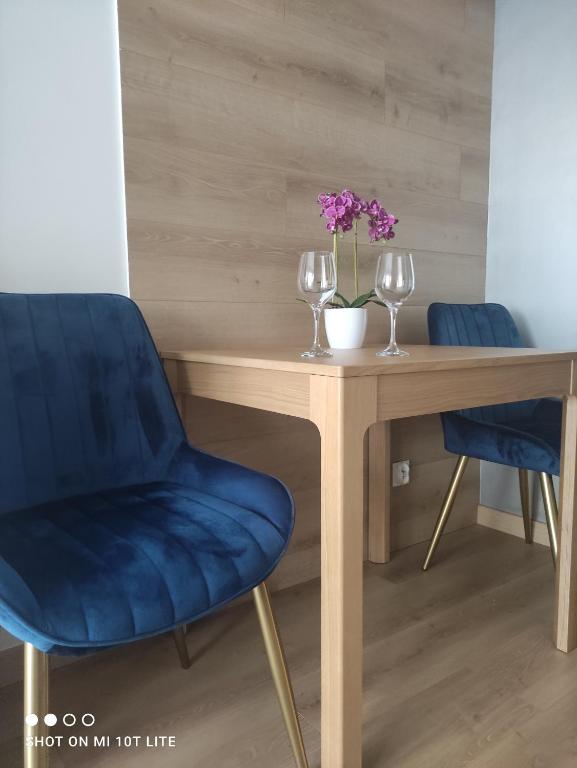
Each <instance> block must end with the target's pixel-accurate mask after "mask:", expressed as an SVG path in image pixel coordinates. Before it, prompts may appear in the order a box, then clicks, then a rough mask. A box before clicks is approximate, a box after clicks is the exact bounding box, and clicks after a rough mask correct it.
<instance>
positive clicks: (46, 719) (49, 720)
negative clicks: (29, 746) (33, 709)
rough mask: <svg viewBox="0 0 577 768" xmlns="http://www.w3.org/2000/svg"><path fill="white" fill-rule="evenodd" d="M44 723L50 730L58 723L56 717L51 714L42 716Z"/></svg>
mask: <svg viewBox="0 0 577 768" xmlns="http://www.w3.org/2000/svg"><path fill="white" fill-rule="evenodd" d="M44 722H45V723H46V725H47V726H48V727H49V728H52V726H53V725H56V723H57V722H58V718H57V717H56V715H53V714H52V712H50V713H49V714H47V715H44Z"/></svg>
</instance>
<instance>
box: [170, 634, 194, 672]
mask: <svg viewBox="0 0 577 768" xmlns="http://www.w3.org/2000/svg"><path fill="white" fill-rule="evenodd" d="M172 638H173V640H174V644H175V645H176V651H177V653H178V658H179V659H180V666H181V667H182V668H183V669H189V668H190V656H189V655H188V648H187V646H186V632H185V631H184V627H177V628H176V629H175V630H173V632H172Z"/></svg>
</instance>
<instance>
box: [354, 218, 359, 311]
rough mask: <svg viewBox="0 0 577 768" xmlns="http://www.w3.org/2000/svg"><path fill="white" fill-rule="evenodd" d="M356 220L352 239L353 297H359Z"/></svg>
mask: <svg viewBox="0 0 577 768" xmlns="http://www.w3.org/2000/svg"><path fill="white" fill-rule="evenodd" d="M357 224H358V222H357V220H356V219H355V237H354V240H353V269H354V271H355V299H358V298H359V256H358V253H357Z"/></svg>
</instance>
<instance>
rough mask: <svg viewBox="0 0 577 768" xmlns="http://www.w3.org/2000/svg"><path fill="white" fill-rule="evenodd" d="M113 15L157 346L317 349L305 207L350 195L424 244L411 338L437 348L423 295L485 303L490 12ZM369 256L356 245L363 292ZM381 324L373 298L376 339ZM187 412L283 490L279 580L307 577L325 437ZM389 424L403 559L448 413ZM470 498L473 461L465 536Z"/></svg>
mask: <svg viewBox="0 0 577 768" xmlns="http://www.w3.org/2000/svg"><path fill="white" fill-rule="evenodd" d="M119 15H120V38H121V48H122V59H121V61H122V80H123V110H124V134H125V156H126V160H125V164H126V190H127V206H128V227H129V235H128V236H129V258H130V278H131V290H132V295H133V296H134V298H135V299H136V300H137V301H138V302H139V303H140V305H141V306H142V308H143V311H144V314H145V316H146V318H147V320H148V321H149V323H150V325H151V329H152V331H153V334H154V336H155V338H156V339H157V340H158V342H159V343H161V344H163V345H171V346H172V345H189V346H201V347H221V348H222V347H226V346H234V345H236V344H244V345H245V346H246V345H254V346H256V347H264V346H270V345H274V344H275V343H279V344H281V343H285V344H287V343H291V344H295V343H296V344H302V345H303V347H304V346H307V344H308V342H309V336H310V332H311V318H310V316H309V315H310V312H309V311H308V310H307V308H306V307H304V306H302V305H301V304H299V303H297V302H296V285H295V272H296V264H297V261H298V256H299V253H300V252H301V251H302V250H305V249H310V248H317V249H320V248H326V247H329V245H330V241H329V239H328V238H327V236H326V233H325V231H324V228H323V225H322V222H321V220H320V219H319V217H318V210H317V207H316V205H315V202H314V201H315V198H316V195H317V194H318V192H319V191H322V190H325V189H326V190H332V189H339V188H342V187H344V186H349V187H352V188H353V189H355V190H357V191H358V192H359V193H361V194H364V195H366V196H370V197H372V196H377V197H380V198H381V199H382V200H383V201H384V202H385V204H386V205H388V206H389V207H390V208H391V209H392V210H393V211H394V212H395V213H397V215H398V216H399V217H400V219H401V221H400V224H399V226H398V236H397V239H396V240H395V242H394V246H395V247H398V248H410V249H413V250H414V252H415V260H416V265H417V291H416V292H415V294H414V296H413V297H412V298H411V301H410V305H409V306H407V307H406V308H405V309H403V311H402V312H401V315H400V320H399V332H400V337H401V339H402V340H403V341H405V342H415V343H424V342H425V341H426V338H427V334H426V324H425V323H426V320H425V316H426V306H427V305H428V304H429V303H430V302H431V301H434V300H445V301H449V300H454V301H481V300H482V299H483V295H484V273H485V229H486V215H487V178H488V155H487V146H488V141H489V104H490V102H489V99H490V90H491V29H492V17H493V10H492V3H491V0H435V3H434V8H433V3H424V2H422V0H291V1H290V2H288V0H286V1H285V0H270V1H269V0H266V2H265V0H195V2H193V3H191V2H188V1H186V0H150V1H149V2H147V3H141V2H140V1H139V0H120V1H119ZM362 237H364V233H363V235H362ZM378 251H379V249H378V247H370V246H369V245H367V244H365V242H362V244H361V249H360V258H361V282H362V287H363V288H367V289H368V288H369V287H370V286H371V283H372V279H373V274H374V267H375V262H376V258H377V254H378ZM342 253H343V260H344V261H346V260H347V259H350V245H349V246H347V245H346V244H344V246H343V248H342ZM348 282H349V285H350V280H349V281H348ZM346 284H347V278H343V285H346ZM387 333H388V320H387V317H386V313H383V312H381V311H380V309H379V308H378V307H372V308H371V310H370V322H369V338H370V340H371V341H372V342H380V341H384V340H385V338H386V335H387ZM186 420H187V425H188V428H189V431H190V434H191V438H192V439H193V440H194V441H195V442H196V443H197V444H199V445H202V446H204V447H206V448H208V449H209V450H213V451H215V452H216V453H219V454H221V455H223V456H229V457H231V458H234V459H236V460H239V461H242V462H244V463H246V464H248V465H250V466H254V467H256V468H259V469H263V470H265V471H269V472H272V473H275V474H277V475H279V476H280V477H281V478H282V479H283V480H284V481H285V482H286V483H287V484H288V485H289V486H290V487H291V488H292V489H293V491H294V493H295V498H296V501H297V508H298V520H297V526H296V530H295V535H294V539H293V542H292V545H291V549H290V550H289V553H288V555H287V557H286V558H285V560H284V562H283V563H282V565H281V567H280V569H279V571H278V573H277V575H276V584H277V585H287V584H293V583H296V582H298V581H299V580H304V579H306V578H310V577H312V576H315V575H317V574H318V572H319V554H318V546H319V524H320V516H319V469H320V464H319V440H318V434H317V432H316V429H315V428H314V427H312V426H311V425H310V424H307V423H306V422H303V421H299V420H297V419H291V418H289V417H280V416H272V415H270V414H262V413H260V412H256V411H255V412H251V411H249V410H246V409H242V408H236V407H233V406H226V405H220V404H218V403H210V404H207V403H206V402H202V401H197V400H194V399H191V400H190V401H189V402H187V407H186ZM392 433H393V440H392V448H391V450H392V453H393V460H394V459H395V457H397V458H410V459H411V461H412V465H413V473H412V480H411V484H410V485H409V486H408V487H407V488H406V489H395V491H394V493H393V520H392V540H393V546H406V545H407V544H410V543H412V542H413V541H417V540H422V539H425V538H426V537H427V536H428V535H429V532H430V529H431V526H432V524H433V521H434V518H435V516H436V512H437V506H438V502H439V499H440V497H441V496H442V493H443V491H444V484H445V481H446V476H447V475H448V473H449V471H450V464H451V462H450V461H449V460H448V455H447V454H446V453H445V452H444V449H443V445H442V437H441V431H440V426H439V420H438V419H437V418H433V417H426V418H423V419H410V420H403V421H401V422H398V423H394V424H393V425H392ZM477 493H478V476H477V474H476V471H475V470H470V471H469V473H468V479H467V481H466V483H465V486H464V490H463V496H462V500H461V501H460V505H459V509H458V510H457V514H456V515H455V516H454V523H455V525H465V524H468V523H469V522H473V521H474V519H475V512H476V504H477V501H478V498H477Z"/></svg>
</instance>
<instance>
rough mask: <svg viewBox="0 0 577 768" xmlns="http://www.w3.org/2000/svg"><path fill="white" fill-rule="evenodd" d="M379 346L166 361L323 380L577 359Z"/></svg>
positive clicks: (167, 356) (197, 355) (206, 353)
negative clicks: (395, 353) (322, 353)
mask: <svg viewBox="0 0 577 768" xmlns="http://www.w3.org/2000/svg"><path fill="white" fill-rule="evenodd" d="M380 349H382V346H378V347H365V348H363V349H350V350H333V356H332V357H330V358H317V359H314V358H313V359H306V358H301V357H300V352H301V351H302V350H301V349H297V348H290V347H281V348H278V349H271V350H267V349H260V350H255V349H233V350H207V349H198V350H194V349H192V350H186V349H185V350H182V349H181V350H163V351H161V353H160V354H161V357H162V358H163V359H164V360H180V361H183V362H190V363H209V364H213V365H227V366H239V367H242V368H255V369H264V370H276V371H288V372H292V373H306V374H316V375H321V376H336V377H339V378H343V377H349V376H375V375H383V374H395V373H409V372H417V371H433V370H435V371H438V370H451V369H460V370H462V369H465V368H486V367H491V366H502V365H521V364H531V363H532V364H538V363H552V362H562V361H570V360H577V351H559V352H557V351H547V350H543V349H530V348H510V347H440V346H428V345H426V346H425V345H423V346H416V345H403V349H405V350H406V351H407V352H409V355H408V356H407V357H377V356H376V354H375V353H376V352H378V351H379V350H380Z"/></svg>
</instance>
